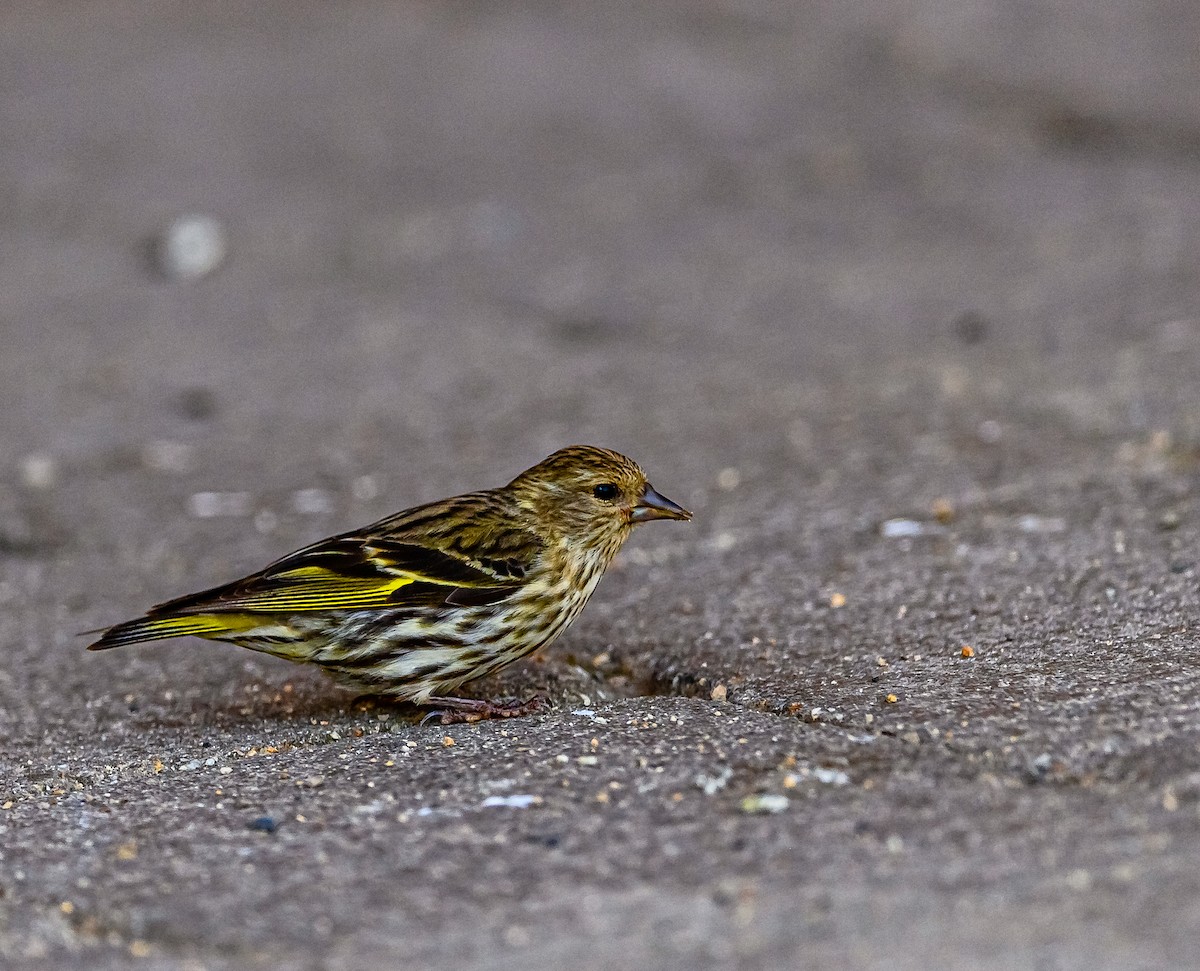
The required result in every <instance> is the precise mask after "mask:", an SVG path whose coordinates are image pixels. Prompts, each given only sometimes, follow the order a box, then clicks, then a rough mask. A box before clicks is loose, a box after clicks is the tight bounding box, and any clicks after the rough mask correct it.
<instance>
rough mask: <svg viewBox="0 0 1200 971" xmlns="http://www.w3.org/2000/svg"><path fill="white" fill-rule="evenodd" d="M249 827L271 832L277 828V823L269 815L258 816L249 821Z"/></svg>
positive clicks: (258, 830) (262, 831)
mask: <svg viewBox="0 0 1200 971" xmlns="http://www.w3.org/2000/svg"><path fill="white" fill-rule="evenodd" d="M249 828H250V829H252V830H255V831H257V832H259V833H273V832H275V830H277V829H278V828H279V824H278V823H277V822H275V820H274V819H272V818H271V817H270V816H259V817H258V818H257V819H252V820H251V821H250V824H249Z"/></svg>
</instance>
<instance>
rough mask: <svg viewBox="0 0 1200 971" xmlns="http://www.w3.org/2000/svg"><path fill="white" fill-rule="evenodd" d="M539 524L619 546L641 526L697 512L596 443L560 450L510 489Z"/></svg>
mask: <svg viewBox="0 0 1200 971" xmlns="http://www.w3.org/2000/svg"><path fill="white" fill-rule="evenodd" d="M508 488H509V489H511V490H512V491H513V492H514V493H515V494H516V498H517V502H518V503H519V504H520V505H521V506H522V507H524V508H525V509H528V510H529V511H530V512H532V513H533V514H534V515H536V516H537V517H538V520H539V522H542V523H544V524H545V525H546V526H548V527H550V528H552V529H554V530H555V531H556V532H558V533H560V534H561V535H563V536H565V537H568V538H572V539H574V538H578V539H581V540H586V541H589V542H590V541H596V542H606V541H610V540H616V541H617V542H618V545H619V542H620V541H622V540H624V539H625V537H626V536H628V535H629V532H630V530H632V529H633V527H634V526H636V525H637V524H638V523H644V522H649V521H650V520H651V519H683V520H687V519H691V518H692V514H691V513H690V512H688V511H687V510H686V509H684V508H683V507H682V506H679V505H676V504H675V503H673V502H672V501H671V500H670V499H668V498H666V497H665V496H661V495H659V494H658V493H657V492H655V491H654V488H653V487H652V486H651V485H650V483H649V482H648V481H647V480H646V473H645V472H643V471H642V469H641V467H640V466H639V465H638V464H637V463H636V462H635V461H633V459H629V458H626V457H625V456H624V455H621V454H620V453H618V452H613V451H610V450H609V449H606V448H597V447H595V446H593V445H572V446H569V447H568V448H563V449H559V450H558V451H557V452H555V453H554V454H553V455H551V456H549V457H548V458H545V459H543V460H542V461H541V462H539V463H538V464H537V465H535V466H534V467H533V468H531V469H526V470H525V471H524V472H522V473H521V474H520V475H519V476H517V477H516V478H515V479H513V481H512V482H510V483H509V486H508Z"/></svg>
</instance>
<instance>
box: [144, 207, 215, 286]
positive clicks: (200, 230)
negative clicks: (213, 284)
mask: <svg viewBox="0 0 1200 971" xmlns="http://www.w3.org/2000/svg"><path fill="white" fill-rule="evenodd" d="M227 248H228V247H227V243H226V239H225V229H224V227H223V226H222V225H221V223H220V222H218V221H217V220H216V219H214V218H213V217H211V216H202V215H188V216H180V217H179V218H178V219H176V220H175V221H174V222H172V223H171V224H170V225H169V226H167V227H166V229H164V230H163V231H162V233H161V235H160V236H159V237H158V239H157V240H156V241H155V247H154V249H155V262H156V264H157V266H158V269H159V272H161V273H162V275H163V276H165V277H166V278H167V279H169V280H182V281H191V280H200V279H203V278H204V277H206V276H208V275H209V274H210V273H212V272H213V271H214V270H216V269H217V267H219V266H220V265H221V263H223V262H224V260H225V254H226V250H227Z"/></svg>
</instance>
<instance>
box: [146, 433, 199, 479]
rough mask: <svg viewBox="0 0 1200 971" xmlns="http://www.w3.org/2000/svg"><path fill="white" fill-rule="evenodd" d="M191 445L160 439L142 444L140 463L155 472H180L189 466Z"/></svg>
mask: <svg viewBox="0 0 1200 971" xmlns="http://www.w3.org/2000/svg"><path fill="white" fill-rule="evenodd" d="M191 464H192V447H191V446H190V445H185V444H184V443H183V442H172V441H167V440H165V439H160V440H158V441H154V442H148V443H147V444H146V445H144V446H142V465H144V466H146V468H148V469H151V470H153V471H155V472H173V473H182V472H186V471H187V470H188V469H189V468H191Z"/></svg>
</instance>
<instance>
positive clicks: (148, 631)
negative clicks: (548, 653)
mask: <svg viewBox="0 0 1200 971" xmlns="http://www.w3.org/2000/svg"><path fill="white" fill-rule="evenodd" d="M691 518H692V514H691V513H690V512H688V511H687V510H686V509H684V508H682V507H681V506H678V505H676V504H675V503H673V502H672V501H671V500H670V499H667V498H665V497H664V496H661V495H659V494H658V493H657V492H655V491H654V489H653V487H652V486H651V485H650V483H649V482H648V481H647V479H646V475H645V473H644V472H643V471H642V470H641V468H640V467H639V466H638V464H637V463H636V462H634V461H633V460H632V459H628V458H626V457H625V456H624V455H620V454H618V453H616V452H612V451H609V450H608V449H603V448H596V447H594V446H590V445H573V446H571V447H569V448H564V449H560V450H559V451H557V452H555V453H554V454H553V455H551V456H549V457H548V458H546V459H545V460H543V461H541V462H539V463H538V464H537V465H535V466H534V467H533V468H531V469H528V470H526V471H525V472H522V473H521V474H520V475H518V476H517V477H516V478H515V479H513V480H512V482H510V483H509V484H508V485H506V486H501V487H500V488H498V489H487V490H484V491H482V492H471V493H467V494H466V495H462V496H455V497H454V498H452V499H443V500H441V501H439V502H432V503H428V504H427V505H423V506H414V507H413V508H412V509H406V510H404V511H403V512H398V513H396V514H395V515H394V516H389V517H388V518H387V519H381V520H380V521H379V522H377V523H374V524H372V525H370V526H367V527H365V528H363V529H357V530H353V531H351V532H348V533H342V534H340V535H338V536H333V537H330V538H329V539H325V540H321V541H320V542H318V543H314V544H312V545H311V546H306V547H304V549H301V550H297V551H296V552H295V553H290V554H289V555H287V556H285V557H283V558H282V559H279V560H276V561H275V562H274V563H272V564H270V565H269V566H267V567H266V568H265V569H262V570H260V571H259V572H257V573H252V574H251V575H250V576H247V577H244V578H243V579H241V580H235V581H233V582H232V583H227V584H225V585H224V586H219V587H214V588H213V589H211V590H204V591H202V592H200V593H194V594H190V595H189V596H186V597H179V598H178V599H176V600H169V601H167V602H166V603H163V604H159V605H158V606H157V607H152V608H151V609H150V610H149V611H147V612H146V614H145V616H143V617H139V618H137V619H136V620H129V621H126V622H125V623H123V624H117V625H116V626H115V627H110V628H109V629H108V630H106V631H104V632H103V634H102V636H101V637H100V639H99V640H98V641H96V642H95V643H94V644H92V645H91V646H90V647H89V648H88V649H89V650H92V651H101V650H105V649H106V648H110V647H121V646H123V645H125V644H136V643H138V642H140V641H154V640H161V639H164V638H170V637H183V636H185V635H188V634H194V635H197V636H199V637H207V638H210V639H212V640H218V641H231V642H232V643H234V644H240V645H241V646H242V647H248V648H251V649H252V650H255V651H262V652H264V653H266V654H274V655H275V656H276V657H282V658H287V659H288V660H289V661H299V662H303V661H309V662H312V663H314V664H317V665H320V667H321V668H322V669H323V670H325V671H326V672H328V673H329V674H330V675H332V676H333V677H334V678H335V679H336V680H338V681H340V682H342V683H345V684H348V685H351V686H355V687H358V688H359V689H361V690H365V691H366V692H367V693H369V694H375V695H383V696H387V697H390V698H392V699H394V700H396V701H403V702H411V703H413V704H416V705H423V706H430V707H433V708H436V709H437V710H438V711H439V712H440V714H441V718H442V720H443V721H444V722H450V721H475V720H478V719H480V718H496V717H511V716H514V715H523V714H527V713H529V712H531V711H535V710H537V709H538V708H540V707H541V705H542V700H541V699H540V698H533V699H531V700H530V701H527V702H524V703H516V704H499V703H493V702H489V701H483V700H477V699H472V698H458V697H454V692H455V691H456V690H457V689H458V688H459V687H460V686H461V685H463V684H465V683H466V682H468V681H472V680H474V679H475V678H479V677H483V676H484V675H486V674H491V673H492V672H493V671H498V670H499V669H500V668H502V667H504V666H505V665H506V664H511V663H512V662H513V661H516V660H518V659H520V658H523V657H525V656H527V655H529V654H532V653H533V652H534V651H536V650H538V649H539V648H542V647H545V646H546V645H547V644H549V643H550V642H551V641H552V640H554V638H556V637H557V636H558V635H559V634H561V633H562V632H563V631H564V630H565V629H566V628H567V627H568V625H570V623H571V621H573V620H574V619H575V618H576V617H577V616H578V614H579V612H580V611H581V610H582V609H583V607H584V605H585V604H586V603H587V602H588V598H590V597H591V595H592V592H593V591H594V590H595V589H596V584H597V583H598V582H599V581H600V577H601V576H602V575H603V574H604V571H605V569H606V568H607V567H608V565H609V563H610V562H612V559H613V557H614V556H615V555H616V554H617V551H618V550H619V549H620V548H621V546H622V545H623V544H624V542H625V540H626V539H628V538H629V534H630V533H631V532H632V531H633V528H634V526H636V525H638V524H639V523H644V522H649V521H650V520H652V519H683V520H687V519H691Z"/></svg>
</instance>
